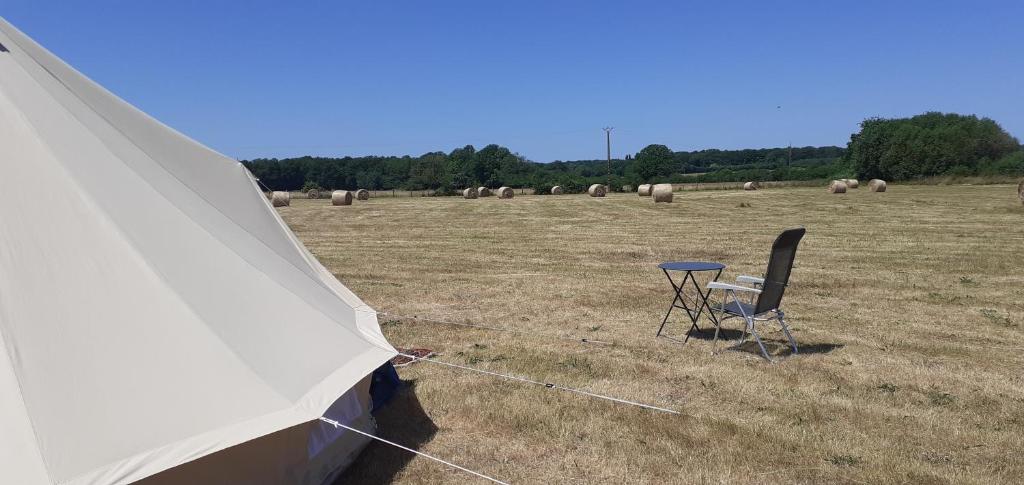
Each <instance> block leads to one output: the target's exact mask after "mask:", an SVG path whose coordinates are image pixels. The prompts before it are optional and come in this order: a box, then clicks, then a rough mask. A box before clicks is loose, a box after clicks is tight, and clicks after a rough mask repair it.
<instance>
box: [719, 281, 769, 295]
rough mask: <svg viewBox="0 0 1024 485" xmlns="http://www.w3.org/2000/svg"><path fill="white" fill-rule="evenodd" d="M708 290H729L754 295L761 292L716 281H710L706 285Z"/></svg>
mask: <svg viewBox="0 0 1024 485" xmlns="http://www.w3.org/2000/svg"><path fill="white" fill-rule="evenodd" d="M708 289H709V290H731V291H747V292H750V293H754V294H760V293H761V290H759V289H757V288H750V287H747V286H740V285H733V284H729V283H721V282H718V281H712V282H711V283H708Z"/></svg>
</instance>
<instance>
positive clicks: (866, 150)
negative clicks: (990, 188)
mask: <svg viewBox="0 0 1024 485" xmlns="http://www.w3.org/2000/svg"><path fill="white" fill-rule="evenodd" d="M1019 150H1020V143H1019V142H1018V141H1017V139H1016V138H1014V137H1012V136H1010V134H1009V133H1007V132H1006V131H1005V130H1003V128H1002V127H1000V126H999V124H998V123H996V122H995V121H992V120H990V119H988V118H978V117H977V116H973V115H971V116H964V115H958V114H953V113H937V112H931V113H925V114H922V115H917V116H914V117H911V118H897V119H882V118H873V119H868V120H865V121H864V122H863V123H861V130H860V133H855V134H853V135H851V136H850V143H849V144H848V145H847V157H848V161H849V162H850V164H851V167H852V168H853V169H854V170H855V172H856V174H857V175H858V176H859V177H860V178H863V179H872V178H880V179H884V180H907V179H912V178H921V177H930V176H935V175H954V176H966V175H974V174H977V173H978V172H979V171H980V170H981V169H982V165H984V163H983V161H986V160H1003V159H1004V158H1005V157H1007V156H1010V155H1011V154H1013V153H1014V152H1016V151H1019ZM1007 164H1008V165H1007V168H1008V169H1012V166H1013V165H1014V160H1010V161H1008V162H1007Z"/></svg>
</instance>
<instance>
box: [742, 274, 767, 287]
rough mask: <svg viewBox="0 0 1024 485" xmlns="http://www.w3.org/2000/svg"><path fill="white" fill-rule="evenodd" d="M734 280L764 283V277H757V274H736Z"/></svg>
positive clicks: (757, 283) (756, 283)
mask: <svg viewBox="0 0 1024 485" xmlns="http://www.w3.org/2000/svg"><path fill="white" fill-rule="evenodd" d="M736 281H738V282H740V283H753V284H755V285H763V284H764V278H758V277H757V276H747V275H742V276H737V277H736Z"/></svg>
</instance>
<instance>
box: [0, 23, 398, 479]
mask: <svg viewBox="0 0 1024 485" xmlns="http://www.w3.org/2000/svg"><path fill="white" fill-rule="evenodd" d="M0 44H3V45H4V46H5V47H6V49H7V52H0V173H2V177H0V193H3V194H4V197H5V203H4V204H2V205H0V338H2V340H3V344H4V345H3V349H2V352H3V355H0V386H3V387H0V431H3V432H4V433H3V434H4V436H5V438H4V440H0V441H2V443H0V477H2V478H4V480H3V481H4V482H7V481H8V479H10V480H11V481H13V482H17V483H48V482H60V483H94V482H95V483H123V482H128V481H132V480H137V479H140V478H143V477H146V476H149V475H152V474H154V473H157V472H160V471H163V470H166V469H168V468H172V467H174V466H176V465H179V464H181V463H185V462H188V461H190V460H194V459H196V458H199V457H202V456H204V455H208V454H210V453H213V452H216V451H218V450H221V449H224V448H226V447H230V446H233V445H236V444H239V443H242V442H245V441H248V440H251V439H253V438H256V437H259V436H263V435H267V434H270V433H273V432H277V431H280V430H283V429H285V428H289V427H293V426H295V425H297V424H300V423H303V422H309V421H310V420H313V419H315V418H316V417H318V416H319V415H321V414H322V413H323V412H324V411H325V410H326V409H327V408H328V406H330V405H331V404H332V403H334V402H335V401H336V400H337V399H338V397H339V396H341V395H342V394H343V393H345V391H347V390H349V389H351V388H352V387H353V386H354V385H355V384H356V383H357V382H360V381H361V380H363V379H364V378H365V377H366V376H367V375H368V374H369V373H370V372H371V371H372V370H373V369H374V368H376V367H377V366H379V365H380V364H381V363H383V362H385V361H386V360H387V359H389V358H390V357H392V356H393V355H394V349H393V348H392V347H391V346H390V345H389V344H388V343H387V341H386V340H385V339H384V338H383V336H382V335H381V333H380V329H379V327H378V326H377V321H376V314H375V313H374V312H373V311H372V310H371V309H370V308H368V307H367V306H366V305H365V304H364V303H363V302H362V301H360V300H359V299H358V297H356V296H355V295H354V294H352V293H351V292H350V291H348V290H347V289H346V288H345V287H344V286H343V285H341V284H340V283H339V282H337V280H335V279H334V277H333V276H331V275H330V274H329V273H328V272H327V271H326V269H324V268H323V266H321V265H320V264H319V263H318V262H317V261H316V260H315V258H313V257H312V255H310V254H309V252H308V251H307V250H306V249H305V248H304V247H302V245H301V244H300V243H299V242H298V241H297V240H296V239H295V237H294V235H293V234H291V232H290V231H289V230H288V229H287V227H286V226H285V225H284V224H283V222H282V221H281V219H280V218H279V217H278V216H277V213H276V212H275V211H274V210H273V208H271V207H270V205H269V204H268V203H267V201H266V200H265V199H264V198H263V196H262V194H261V193H260V192H259V190H258V188H256V186H255V185H254V183H253V180H252V179H251V176H250V175H249V174H248V172H247V171H246V170H245V169H244V167H242V166H241V165H240V164H239V163H238V162H235V161H233V160H230V159H227V158H226V157H223V156H222V155H219V154H217V153H215V152H213V151H212V150H209V149H207V148H205V147H203V146H202V145H199V144H197V143H195V142H194V141H192V140H189V139H188V138H186V137H184V136H183V135H181V134H179V133H177V132H174V131H173V130H171V129H169V128H167V127H166V126H164V125H162V124H159V123H158V122H156V121H155V120H153V119H151V118H149V117H148V116H146V115H145V114H143V113H141V112H140V111H138V110H136V109H135V108H133V107H131V106H130V105H128V104H127V103H124V102H123V101H122V100H120V99H117V98H116V97H114V96H113V95H111V94H110V93H108V92H106V91H105V90H103V89H102V88H100V87H99V86H97V85H95V84H94V83H92V82H91V81H89V80H88V79H86V78H85V77H84V76H82V75H81V74H79V73H77V72H76V71H74V70H73V69H71V68H70V67H68V66H67V65H65V64H64V63H62V62H61V61H59V60H58V59H57V58H56V57H54V56H52V55H51V54H49V53H48V52H46V51H45V50H44V49H42V48H41V47H39V46H38V45H37V44H35V43H34V42H32V41H31V40H30V39H28V38H27V37H25V36H24V35H23V34H21V33H20V32H18V31H17V30H15V29H14V28H13V27H11V26H10V25H9V24H7V23H6V22H4V21H3V20H2V19H0ZM8 433H9V434H8ZM8 437H10V439H8Z"/></svg>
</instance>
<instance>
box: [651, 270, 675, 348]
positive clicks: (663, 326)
mask: <svg viewBox="0 0 1024 485" xmlns="http://www.w3.org/2000/svg"><path fill="white" fill-rule="evenodd" d="M662 272H664V273H665V277H667V278H669V284H672V290H673V291H674V292H675V293H676V296H675V297H673V298H672V305H670V306H669V312H668V313H666V314H665V318H663V319H662V326H658V327H657V334H655V335H654V337H660V336H662V329H664V328H665V324H666V323H668V322H669V316H670V315H672V310H673V309H674V308H676V300H679V291H680V289H679V288H677V286H676V282H675V281H673V280H672V275H670V274H669V271H667V270H665V269H663V270H662Z"/></svg>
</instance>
